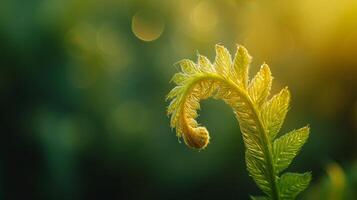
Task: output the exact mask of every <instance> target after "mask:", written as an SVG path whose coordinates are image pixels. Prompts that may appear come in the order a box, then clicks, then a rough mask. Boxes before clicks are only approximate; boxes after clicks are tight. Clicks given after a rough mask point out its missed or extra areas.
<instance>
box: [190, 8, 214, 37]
mask: <svg viewBox="0 0 357 200" xmlns="http://www.w3.org/2000/svg"><path fill="white" fill-rule="evenodd" d="M217 21H218V14H217V11H216V9H215V7H214V5H213V4H212V3H210V2H208V1H201V2H199V3H198V4H197V5H196V7H195V8H194V9H193V11H192V13H191V23H192V25H193V26H194V27H195V28H196V29H199V30H200V31H203V32H207V31H211V30H213V29H214V28H215V27H216V25H217Z"/></svg>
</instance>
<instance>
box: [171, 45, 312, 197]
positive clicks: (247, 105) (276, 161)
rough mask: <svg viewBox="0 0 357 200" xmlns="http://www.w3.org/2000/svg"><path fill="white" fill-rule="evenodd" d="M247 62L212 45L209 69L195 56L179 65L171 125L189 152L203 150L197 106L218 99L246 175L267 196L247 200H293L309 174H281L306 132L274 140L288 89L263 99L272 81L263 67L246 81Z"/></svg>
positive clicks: (240, 50) (205, 137)
mask: <svg viewBox="0 0 357 200" xmlns="http://www.w3.org/2000/svg"><path fill="white" fill-rule="evenodd" d="M250 62H251V57H250V55H249V54H248V51H247V50H246V49H245V48H244V47H243V46H237V51H236V54H235V57H234V59H233V60H232V58H231V55H230V53H229V51H228V50H227V49H226V48H225V47H223V46H221V45H216V58H215V62H214V63H213V64H212V63H211V62H210V61H209V60H208V59H207V58H206V57H204V56H202V55H198V61H197V63H194V62H193V61H190V60H187V59H185V60H182V61H180V62H179V64H180V66H181V71H182V72H179V73H176V74H175V75H174V76H173V78H172V81H173V82H175V83H176V85H177V86H176V87H174V88H173V89H172V90H171V91H170V93H169V94H168V95H167V99H170V100H171V102H170V105H169V106H168V109H167V112H168V114H169V115H171V122H170V125H171V127H173V128H176V134H177V136H178V137H182V138H183V139H184V142H185V143H186V144H187V145H188V146H189V147H191V148H196V149H203V148H205V147H206V146H207V144H208V143H209V139H210V137H209V133H208V130H207V129H206V128H205V127H203V126H199V124H198V122H197V121H196V118H197V116H198V114H197V110H199V109H200V104H199V102H200V100H203V99H207V98H209V97H212V96H213V97H215V98H217V99H221V100H223V101H224V102H226V103H227V104H228V105H230V106H231V107H232V109H233V111H234V114H235V116H236V118H237V120H238V123H239V126H240V130H241V132H242V136H243V141H244V144H245V149H246V152H245V159H246V166H247V169H248V172H249V175H250V176H251V177H252V178H253V179H254V181H255V183H256V184H257V185H258V187H259V188H260V189H261V190H262V191H263V192H264V193H265V195H266V196H261V197H253V196H252V197H251V198H252V199H272V200H290V199H295V197H296V196H297V195H298V193H300V192H301V191H303V190H304V189H305V188H306V187H307V186H308V184H309V182H310V180H311V174H310V173H309V172H307V173H301V174H300V173H284V174H282V175H281V176H280V174H281V172H282V171H283V170H285V169H286V168H287V167H288V166H289V164H290V163H291V162H292V160H293V158H294V157H295V156H296V155H297V154H298V152H299V151H300V149H301V147H302V145H303V144H304V143H305V142H306V140H307V138H308V135H309V128H308V127H307V126H306V127H303V128H301V129H298V130H293V131H291V132H289V133H287V134H285V135H283V136H281V137H279V138H277V139H276V136H277V134H278V132H279V130H280V128H281V126H282V124H283V121H284V119H285V116H286V113H287V111H288V109H289V101H290V93H289V90H288V89H287V88H284V89H282V90H281V91H280V92H279V93H278V94H276V95H274V96H273V97H272V98H271V99H270V100H267V99H268V96H269V94H270V89H271V84H272V79H273V78H272V76H271V72H270V69H269V67H268V65H266V64H263V65H262V66H261V68H260V71H259V72H258V73H257V74H256V76H255V77H254V78H253V79H252V80H251V81H249V78H248V71H249V65H250Z"/></svg>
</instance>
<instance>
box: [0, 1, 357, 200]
mask: <svg viewBox="0 0 357 200" xmlns="http://www.w3.org/2000/svg"><path fill="white" fill-rule="evenodd" d="M216 43H221V44H223V45H225V46H226V47H227V48H228V49H229V50H230V51H231V53H232V54H233V53H234V51H235V45H236V44H242V45H244V46H245V47H246V48H247V49H248V50H249V52H250V54H251V55H252V56H253V63H252V68H251V73H250V74H251V75H252V74H255V73H256V72H257V70H258V68H259V66H260V65H261V64H262V63H263V62H267V63H268V64H269V66H270V67H271V70H272V73H273V75H274V77H275V79H274V84H273V93H275V92H277V91H279V90H280V89H281V88H282V87H284V86H286V85H287V86H289V88H290V90H291V92H292V95H293V100H292V104H291V106H292V107H291V110H290V112H289V113H288V115H287V119H286V122H285V124H284V126H283V129H282V132H283V133H284V132H287V131H289V130H291V129H295V128H299V127H302V126H304V125H305V124H310V126H311V135H310V139H309V141H308V143H307V144H306V145H305V146H304V148H303V149H302V152H301V153H300V154H299V156H298V157H297V158H296V159H295V161H294V162H293V164H292V166H291V167H290V168H289V171H296V172H304V171H308V170H311V171H312V173H313V182H312V185H311V187H310V188H309V189H308V190H306V191H305V192H304V193H303V194H302V195H301V196H300V198H302V199H331V200H338V199H357V194H356V193H357V192H356V191H357V189H356V188H357V1H354V0H331V1H324V0H291V1H284V0H273V1H265V0H261V1H260V0H241V1H239V0H211V1H205V0H181V1H180V0H170V1H168V0H146V1H145V0H132V1H129V0H126V1H124V0H28V1H21V0H2V1H1V3H0V66H1V67H0V94H1V104H0V106H1V107H0V108H1V115H2V117H1V118H2V120H1V135H2V137H1V140H0V141H1V143H0V148H1V151H0V158H1V159H0V199H25V198H26V199H54V200H56V199H248V197H249V194H252V195H253V194H260V191H259V190H258V188H257V187H256V186H255V184H254V182H253V180H252V179H251V178H250V177H249V176H248V173H247V171H246V169H245V162H244V148H243V141H242V138H241V134H240V131H239V128H238V124H237V122H236V121H235V119H234V116H233V113H232V111H231V110H230V108H229V107H228V106H226V105H225V104H224V103H223V102H221V101H215V100H207V101H204V102H202V111H201V112H200V119H199V120H200V122H201V123H202V124H204V125H205V126H207V128H208V129H209V130H210V133H211V138H212V139H211V143H210V145H209V146H208V148H207V149H206V150H204V151H194V150H190V149H188V148H187V147H186V146H185V145H184V144H183V143H180V142H179V141H178V139H177V138H176V136H175V131H174V130H171V129H170V127H169V118H168V117H167V116H166V106H167V104H168V102H165V95H166V94H167V93H168V92H169V90H170V89H171V88H172V87H173V86H174V85H173V84H170V83H169V80H170V79H171V76H172V75H173V74H174V73H175V72H177V71H178V69H177V67H174V66H173V64H174V63H175V62H177V61H178V60H180V59H183V58H189V59H193V60H195V59H196V52H197V51H198V52H200V53H201V54H203V55H207V56H208V57H209V58H210V59H211V60H213V59H214V45H215V44H216Z"/></svg>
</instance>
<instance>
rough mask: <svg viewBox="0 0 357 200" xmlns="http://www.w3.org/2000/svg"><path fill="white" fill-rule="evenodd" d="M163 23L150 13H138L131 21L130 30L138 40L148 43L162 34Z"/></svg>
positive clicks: (154, 14) (159, 18) (157, 16)
mask: <svg viewBox="0 0 357 200" xmlns="http://www.w3.org/2000/svg"><path fill="white" fill-rule="evenodd" d="M164 28H165V23H164V21H163V19H162V17H160V16H159V15H157V14H156V13H154V12H152V11H139V12H137V13H136V14H135V15H134V16H133V19H132V23H131V29H132V31H133V33H134V35H135V36H136V37H137V38H139V39H140V40H143V41H146V42H149V41H154V40H156V39H158V38H159V37H160V36H161V34H162V33H163V31H164Z"/></svg>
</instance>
